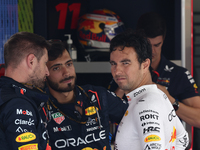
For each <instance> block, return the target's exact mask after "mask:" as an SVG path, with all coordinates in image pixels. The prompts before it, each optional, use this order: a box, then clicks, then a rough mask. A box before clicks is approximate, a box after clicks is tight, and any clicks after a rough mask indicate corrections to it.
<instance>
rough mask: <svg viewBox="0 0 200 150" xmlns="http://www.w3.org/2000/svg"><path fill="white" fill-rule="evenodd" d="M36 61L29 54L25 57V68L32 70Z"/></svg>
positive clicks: (32, 55)
mask: <svg viewBox="0 0 200 150" xmlns="http://www.w3.org/2000/svg"><path fill="white" fill-rule="evenodd" d="M36 60H37V58H36V57H35V55H34V54H29V55H28V56H27V57H26V64H27V66H28V67H29V68H30V69H32V68H33V67H34V65H35V64H36Z"/></svg>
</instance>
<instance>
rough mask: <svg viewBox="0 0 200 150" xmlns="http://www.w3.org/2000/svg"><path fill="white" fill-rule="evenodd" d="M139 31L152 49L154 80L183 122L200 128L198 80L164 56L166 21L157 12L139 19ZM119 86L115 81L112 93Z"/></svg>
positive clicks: (118, 92) (121, 91)
mask: <svg viewBox="0 0 200 150" xmlns="http://www.w3.org/2000/svg"><path fill="white" fill-rule="evenodd" d="M137 29H138V30H143V31H144V33H145V35H146V36H147V38H148V39H149V41H150V43H151V46H152V63H151V67H152V69H153V74H152V81H153V82H155V83H156V84H157V85H158V87H159V88H160V89H161V90H162V91H164V92H165V93H166V94H167V96H168V98H169V100H170V102H171V103H172V105H173V107H174V109H175V111H176V114H177V115H178V116H179V117H180V118H181V119H182V120H183V121H185V122H186V123H188V124H190V125H191V126H195V127H198V128H200V96H199V93H198V90H197V85H196V83H195V80H194V79H193V77H192V76H191V74H190V72H189V71H188V70H187V69H185V68H183V67H180V66H177V65H176V64H174V63H172V62H171V61H169V60H167V59H166V58H165V57H164V56H163V55H162V54H161V51H162V45H163V42H164V39H165V36H166V23H165V20H164V18H162V17H161V16H160V15H159V14H157V13H155V12H148V13H145V14H143V15H142V16H141V17H140V18H139V20H138V23H137ZM116 86H117V85H116V83H115V82H112V85H111V86H110V87H111V91H115V90H116ZM166 89H167V90H166ZM115 92H116V93H117V95H119V96H120V97H122V96H123V93H124V92H123V90H121V89H119V88H117V90H116V91H115Z"/></svg>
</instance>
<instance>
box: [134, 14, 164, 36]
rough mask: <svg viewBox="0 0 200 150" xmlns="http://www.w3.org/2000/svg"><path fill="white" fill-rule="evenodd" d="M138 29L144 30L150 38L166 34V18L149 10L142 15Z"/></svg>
mask: <svg viewBox="0 0 200 150" xmlns="http://www.w3.org/2000/svg"><path fill="white" fill-rule="evenodd" d="M136 29H137V30H138V29H142V30H144V33H145V34H146V36H147V37H148V38H155V37H157V36H160V35H162V36H163V38H165V36H166V30H167V29H166V22H165V20H164V18H163V17H162V16H161V15H159V14H158V13H155V12H148V13H145V14H143V15H142V16H140V18H139V19H138V22H137V27H136Z"/></svg>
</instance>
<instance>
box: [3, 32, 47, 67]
mask: <svg viewBox="0 0 200 150" xmlns="http://www.w3.org/2000/svg"><path fill="white" fill-rule="evenodd" d="M45 48H46V49H47V50H48V48H49V44H48V42H47V41H46V39H45V38H44V37H42V36H39V35H37V34H34V33H29V32H17V33H15V34H14V35H12V36H11V37H10V38H9V39H8V40H7V42H6V43H5V44H4V60H5V68H7V67H8V66H11V67H13V68H16V67H17V66H18V65H19V64H20V63H21V62H22V60H23V59H24V58H25V57H26V56H27V55H29V54H34V55H35V57H36V58H37V60H38V61H40V59H41V57H42V56H43V55H44V52H45V51H44V49H45Z"/></svg>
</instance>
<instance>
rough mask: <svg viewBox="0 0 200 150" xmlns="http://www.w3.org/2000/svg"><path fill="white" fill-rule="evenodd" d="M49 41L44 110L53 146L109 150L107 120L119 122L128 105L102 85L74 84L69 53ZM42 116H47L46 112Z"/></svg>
mask: <svg viewBox="0 0 200 150" xmlns="http://www.w3.org/2000/svg"><path fill="white" fill-rule="evenodd" d="M51 43H52V44H51V48H50V50H49V51H48V56H49V61H48V62H47V67H48V69H49V72H50V75H49V76H48V77H47V85H48V89H49V94H50V99H49V101H48V102H47V107H46V109H47V110H49V112H50V113H51V115H50V116H51V120H49V122H48V124H47V130H48V133H49V137H50V144H51V146H52V149H59V150H68V149H69V150H92V149H98V150H100V149H101V150H108V149H111V147H110V140H111V135H110V133H109V131H110V126H109V121H111V122H117V123H119V122H120V120H121V118H122V117H123V115H124V113H125V111H126V109H127V107H128V104H127V103H126V102H125V101H123V100H122V99H121V98H119V97H117V96H116V95H115V94H114V93H113V92H110V91H107V90H106V89H105V88H103V87H98V86H92V85H84V86H78V85H76V73H75V68H74V65H73V61H72V59H71V57H70V55H69V52H68V51H67V50H66V48H65V46H64V45H63V44H62V43H61V42H53V41H51ZM43 110H45V109H43ZM41 113H42V112H41ZM43 114H44V115H45V114H46V113H45V111H44V113H43ZM45 118H46V119H47V120H48V119H50V118H49V117H48V116H47V115H46V117H45V116H44V119H45Z"/></svg>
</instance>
